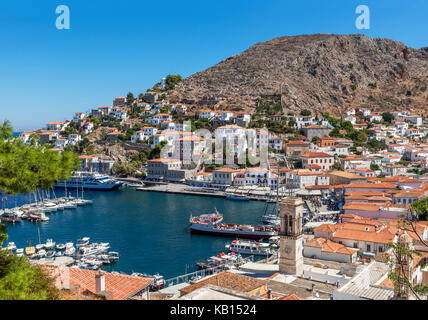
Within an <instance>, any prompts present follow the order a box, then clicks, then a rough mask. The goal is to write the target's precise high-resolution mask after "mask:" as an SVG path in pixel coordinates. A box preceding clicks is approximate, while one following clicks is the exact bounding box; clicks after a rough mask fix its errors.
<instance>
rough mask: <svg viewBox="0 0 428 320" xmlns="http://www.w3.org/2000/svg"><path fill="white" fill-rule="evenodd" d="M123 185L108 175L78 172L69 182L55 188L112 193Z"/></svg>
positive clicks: (57, 184) (61, 182)
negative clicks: (111, 191)
mask: <svg viewBox="0 0 428 320" xmlns="http://www.w3.org/2000/svg"><path fill="white" fill-rule="evenodd" d="M122 185H123V182H121V181H116V180H114V179H112V178H110V177H109V176H107V175H102V174H99V173H94V172H81V171H79V172H76V173H75V174H74V175H73V177H71V179H69V180H68V181H60V182H58V183H56V184H55V185H54V186H55V188H69V189H85V190H100V191H110V190H117V189H119V188H120V187H121V186H122Z"/></svg>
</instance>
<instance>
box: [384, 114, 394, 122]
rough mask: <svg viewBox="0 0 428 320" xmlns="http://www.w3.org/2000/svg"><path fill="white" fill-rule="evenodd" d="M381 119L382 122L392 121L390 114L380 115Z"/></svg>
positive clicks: (392, 117)
mask: <svg viewBox="0 0 428 320" xmlns="http://www.w3.org/2000/svg"><path fill="white" fill-rule="evenodd" d="M382 118H383V121H385V122H388V123H391V122H392V120H394V116H393V115H392V113H391V112H384V113H382Z"/></svg>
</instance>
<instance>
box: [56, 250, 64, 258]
mask: <svg viewBox="0 0 428 320" xmlns="http://www.w3.org/2000/svg"><path fill="white" fill-rule="evenodd" d="M63 255H64V253H63V252H62V251H57V252H55V257H62V256H63Z"/></svg>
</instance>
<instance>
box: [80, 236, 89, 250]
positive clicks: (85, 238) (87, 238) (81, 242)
mask: <svg viewBox="0 0 428 320" xmlns="http://www.w3.org/2000/svg"><path fill="white" fill-rule="evenodd" d="M90 239H91V238H89V237H83V238H82V239H79V240H77V244H76V247H78V248H80V247H83V246H86V245H88V243H89V240H90Z"/></svg>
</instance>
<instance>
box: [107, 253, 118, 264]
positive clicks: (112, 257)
mask: <svg viewBox="0 0 428 320" xmlns="http://www.w3.org/2000/svg"><path fill="white" fill-rule="evenodd" d="M119 257H120V256H119V252H116V251H110V252H109V253H108V258H109V260H110V261H111V262H116V261H118V260H119Z"/></svg>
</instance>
